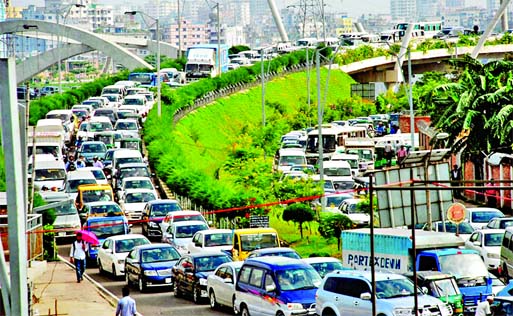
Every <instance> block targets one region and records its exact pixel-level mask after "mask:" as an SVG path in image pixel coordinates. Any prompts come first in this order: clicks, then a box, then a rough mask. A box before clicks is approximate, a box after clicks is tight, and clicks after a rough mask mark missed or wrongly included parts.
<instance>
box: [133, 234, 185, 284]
mask: <svg viewBox="0 0 513 316" xmlns="http://www.w3.org/2000/svg"><path fill="white" fill-rule="evenodd" d="M179 258H180V254H179V253H178V251H176V249H175V248H174V247H173V246H171V245H169V244H148V245H141V246H137V247H135V248H134V249H133V250H132V251H130V253H129V254H128V256H127V258H126V261H125V278H126V284H127V286H130V285H131V284H137V286H138V288H139V291H141V292H146V290H147V289H148V287H153V286H165V287H169V288H171V286H172V285H173V282H172V279H171V269H172V268H173V266H174V265H175V263H176V262H177V261H178V259H179Z"/></svg>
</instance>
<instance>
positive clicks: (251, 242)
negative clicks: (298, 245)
mask: <svg viewBox="0 0 513 316" xmlns="http://www.w3.org/2000/svg"><path fill="white" fill-rule="evenodd" d="M272 247H280V238H279V236H278V232H277V231H276V229H274V228H244V229H236V230H235V231H234V232H233V247H232V259H233V261H241V260H245V259H246V258H247V257H248V256H249V253H250V252H251V251H253V250H255V249H262V248H272Z"/></svg>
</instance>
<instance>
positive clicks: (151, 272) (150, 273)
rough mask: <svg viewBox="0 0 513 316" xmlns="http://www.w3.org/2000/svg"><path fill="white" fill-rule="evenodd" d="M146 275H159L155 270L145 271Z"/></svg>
mask: <svg viewBox="0 0 513 316" xmlns="http://www.w3.org/2000/svg"><path fill="white" fill-rule="evenodd" d="M144 275H147V276H156V275H157V271H155V270H144Z"/></svg>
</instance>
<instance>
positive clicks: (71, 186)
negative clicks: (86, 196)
mask: <svg viewBox="0 0 513 316" xmlns="http://www.w3.org/2000/svg"><path fill="white" fill-rule="evenodd" d="M95 183H96V180H95V179H76V180H68V186H67V188H66V192H67V193H76V192H78V186H79V185H82V184H95Z"/></svg>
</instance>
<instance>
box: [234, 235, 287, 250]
mask: <svg viewBox="0 0 513 316" xmlns="http://www.w3.org/2000/svg"><path fill="white" fill-rule="evenodd" d="M240 241H241V243H242V251H253V250H255V249H262V248H271V247H279V246H280V245H279V244H278V236H277V235H276V234H274V233H265V234H242V235H240Z"/></svg>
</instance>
